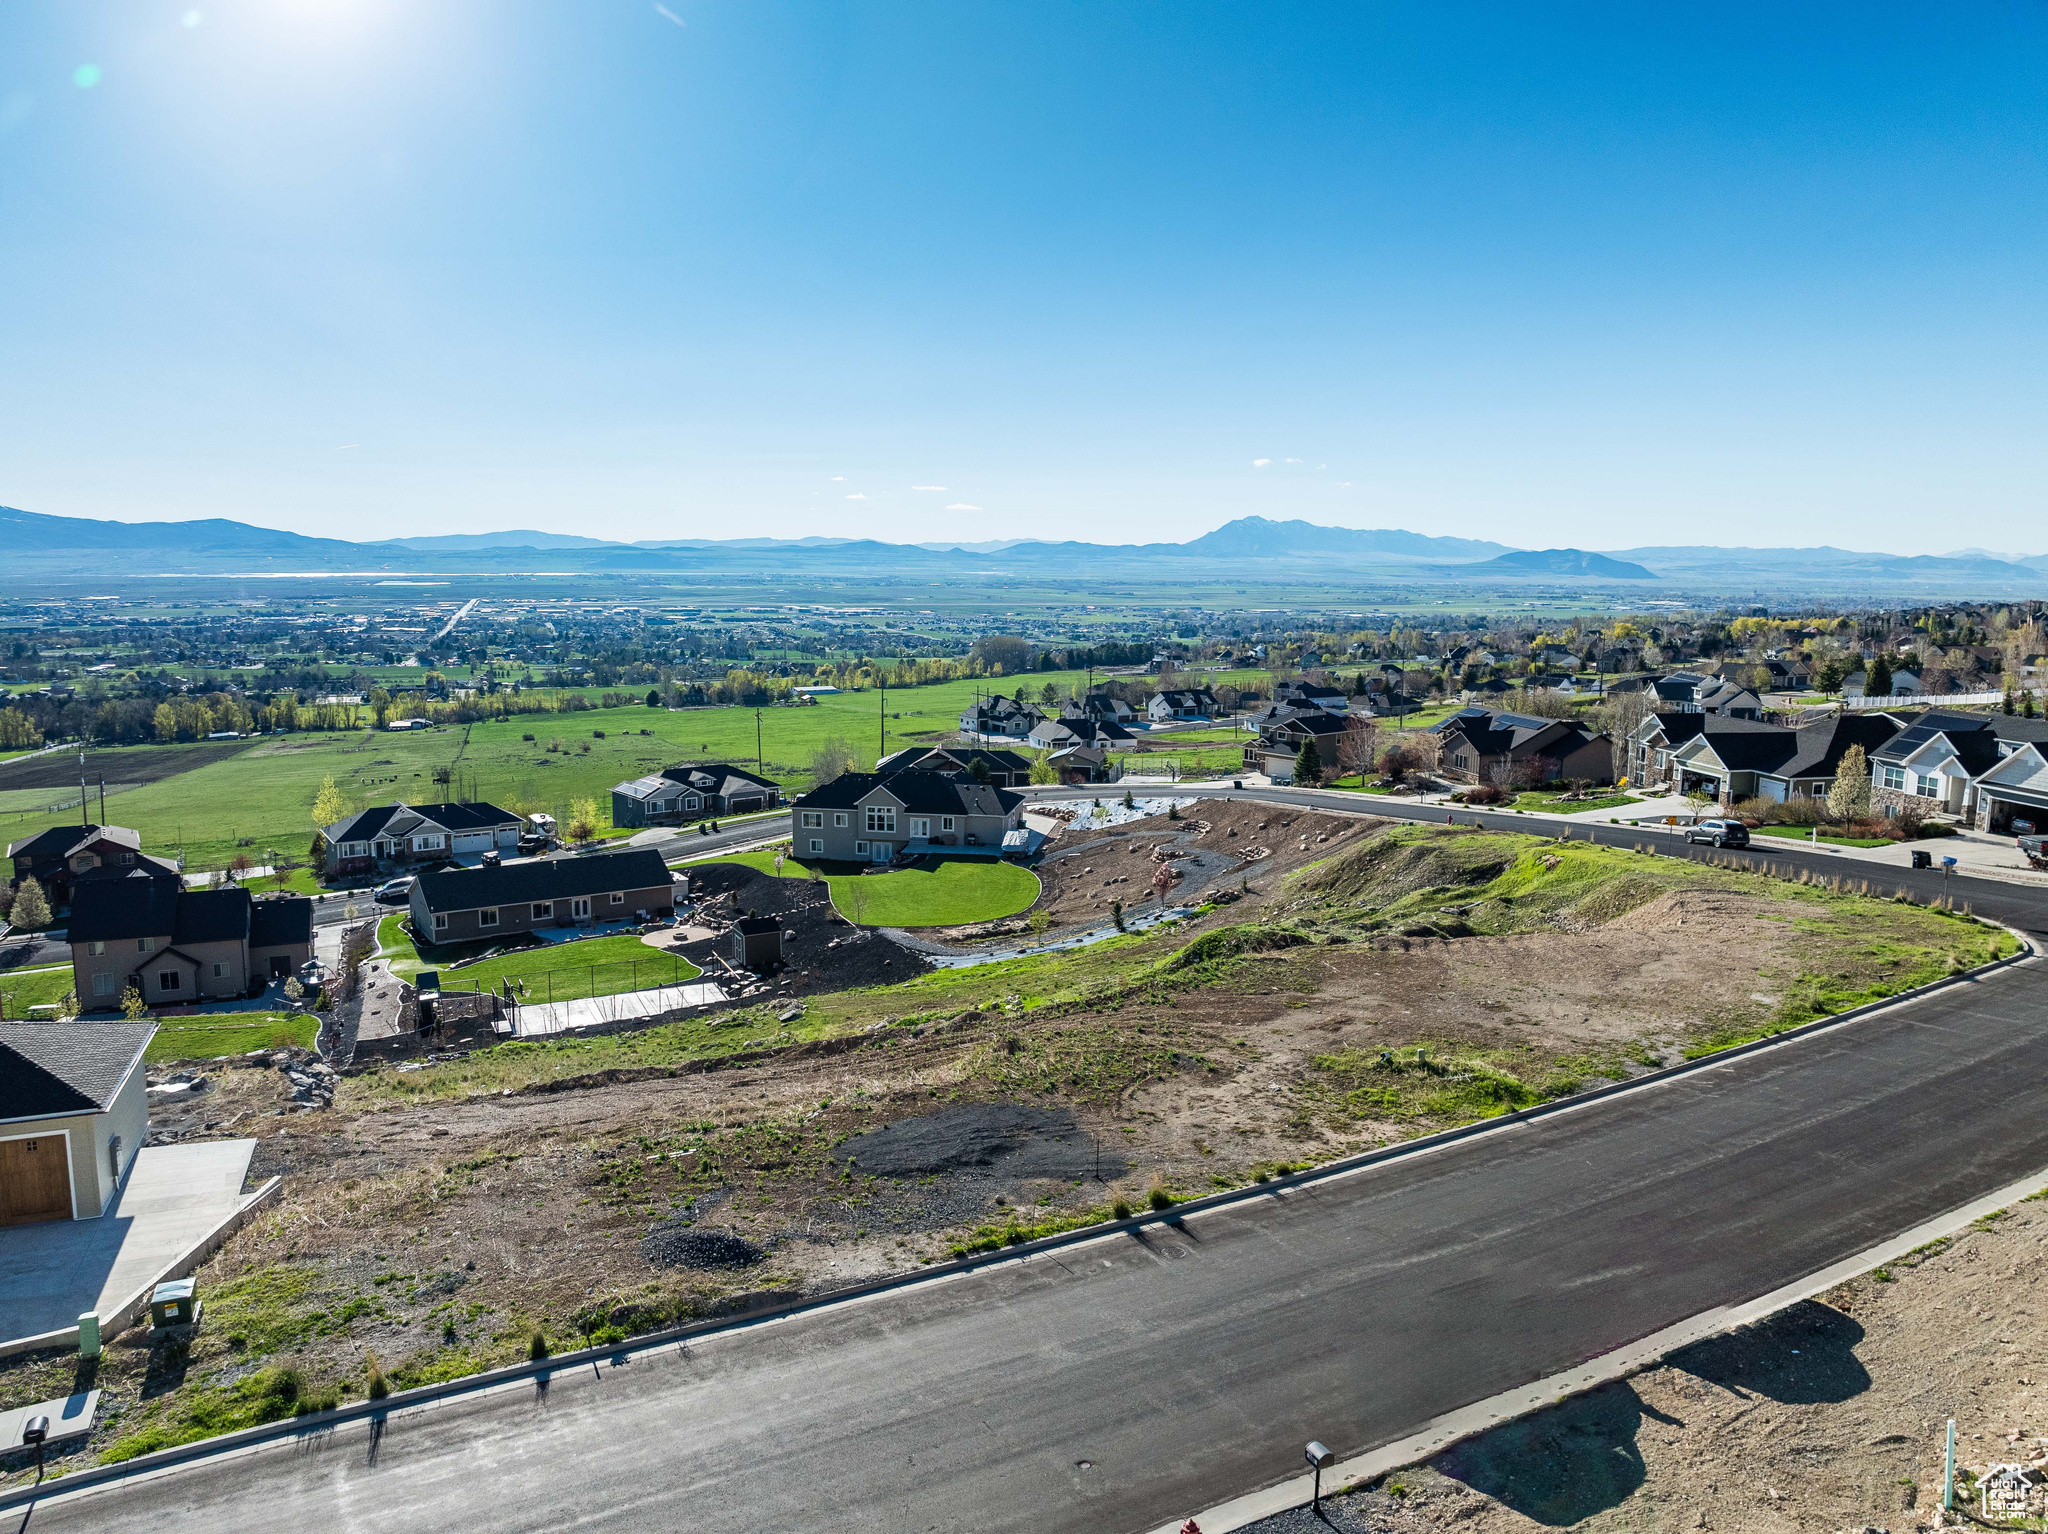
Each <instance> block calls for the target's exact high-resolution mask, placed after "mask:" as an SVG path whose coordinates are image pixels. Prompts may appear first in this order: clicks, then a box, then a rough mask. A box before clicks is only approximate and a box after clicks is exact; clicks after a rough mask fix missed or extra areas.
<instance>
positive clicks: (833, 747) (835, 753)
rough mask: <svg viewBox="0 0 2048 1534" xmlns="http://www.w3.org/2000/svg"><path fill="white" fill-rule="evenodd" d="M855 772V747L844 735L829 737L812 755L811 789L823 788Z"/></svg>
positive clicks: (820, 743) (819, 743)
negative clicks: (834, 780)
mask: <svg viewBox="0 0 2048 1534" xmlns="http://www.w3.org/2000/svg"><path fill="white" fill-rule="evenodd" d="M851 771H853V747H852V746H851V745H850V744H848V742H847V739H846V737H845V736H844V735H828V736H826V737H825V738H824V739H823V740H821V741H819V742H818V747H817V749H816V750H815V751H813V752H812V753H811V787H813V788H823V787H824V786H825V785H826V784H827V783H830V782H831V781H832V780H833V779H834V778H841V777H844V776H845V775H846V774H847V773H849V772H851Z"/></svg>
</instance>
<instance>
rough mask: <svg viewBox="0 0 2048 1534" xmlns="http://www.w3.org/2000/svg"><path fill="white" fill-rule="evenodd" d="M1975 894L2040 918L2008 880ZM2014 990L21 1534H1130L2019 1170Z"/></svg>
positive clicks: (2029, 1074)
mask: <svg viewBox="0 0 2048 1534" xmlns="http://www.w3.org/2000/svg"><path fill="white" fill-rule="evenodd" d="M1267 795H1270V796H1271V797H1273V798H1276V799H1282V798H1284V799H1285V800H1286V801H1287V802H1312V799H1313V796H1311V795H1307V794H1305V793H1302V792H1299V791H1281V790H1275V791H1267V794H1262V797H1266V796H1267ZM1345 797H1347V798H1349V797H1351V796H1345ZM1411 813H1413V814H1415V815H1418V816H1426V817H1427V818H1432V819H1435V818H1441V812H1439V811H1435V810H1431V809H1426V808H1413V807H1411ZM1460 818H1461V819H1466V818H1469V817H1467V816H1465V815H1463V814H1462V813H1461V815H1460ZM1506 819H1508V820H1511V821H1512V822H1514V828H1515V829H1518V830H1537V829H1541V823H1540V822H1539V823H1535V824H1532V818H1531V817H1522V816H1514V817H1506ZM1574 834H1583V828H1574ZM1603 839H1607V838H1605V837H1603ZM1621 839H1622V840H1624V841H1626V840H1627V836H1626V833H1623V834H1622V837H1621ZM1902 877H1903V876H1902ZM1922 877H1925V876H1922ZM1967 894H1968V896H1969V897H1970V898H1971V899H1973V900H1974V901H1975V902H1976V905H1977V909H1978V910H1979V911H1980V912H1983V913H1984V914H1987V915H1993V916H1997V917H2000V918H2001V919H2006V920H2011V921H2015V922H2016V923H2017V924H2019V925H2023V926H2026V927H2029V928H2032V929H2035V930H2039V929H2040V928H2041V927H2043V926H2044V925H2048V916H2044V912H2048V902H2044V901H2043V900H2042V898H2041V897H2040V896H2039V895H2038V894H2037V893H2036V892H2035V891H2033V890H2031V889H2026V888H2022V887H2018V886H2011V885H1992V884H1986V883H1976V882H1974V881H1973V885H1972V887H1970V888H1968V890H1967ZM2038 973H2039V972H2038V968H2037V966H2035V965H2033V964H2028V965H2023V966H2019V967H2016V968H2012V969H2007V970H2003V971H1999V972H1996V973H1994V974H1993V975H1991V976H1990V977H1988V978H1986V979H1983V980H1981V981H1974V982H1970V983H1968V984H1965V985H1961V986H1958V987H1955V988H1952V989H1949V990H1947V991H1944V992H1942V993H1939V994H1938V995H1936V996H1935V997H1933V998H1930V999H1928V1000H1926V1001H1923V1002H1920V1003H1917V1004H1915V1005H1912V1006H1909V1007H1902V1008H1899V1009H1896V1010H1895V1011H1893V1012H1890V1013H1887V1014H1884V1015H1881V1016H1879V1017H1877V1018H1873V1019H1869V1020H1863V1021H1858V1022H1855V1023H1852V1024H1849V1025H1846V1026H1844V1027H1842V1028H1838V1029H1835V1030H1831V1031H1829V1032H1826V1033H1823V1034H1820V1035H1816V1036H1813V1037H1809V1038H1805V1039H1801V1040H1796V1041H1793V1042H1791V1043H1788V1044H1785V1045H1782V1046H1780V1047H1778V1048H1775V1049H1772V1050H1768V1051H1764V1052H1760V1053H1757V1054H1754V1055H1749V1056H1746V1057H1743V1058H1740V1059H1737V1060H1732V1061H1729V1062H1727V1063H1725V1064H1722V1065H1719V1066H1716V1067H1714V1068H1711V1069H1708V1070H1704V1071H1700V1072H1697V1073H1693V1074H1690V1075H1687V1076H1684V1077H1681V1078H1678V1079H1676V1080H1673V1081H1670V1082H1666V1083H1663V1084H1660V1085H1656V1086H1652V1087H1649V1088H1646V1089H1644V1090H1641V1091H1638V1092H1634V1093H1628V1094H1623V1095H1621V1096H1618V1097H1614V1098H1609V1099H1606V1100H1603V1101H1599V1102H1594V1103H1590V1104H1588V1105H1586V1106H1585V1107H1583V1108H1580V1109H1578V1110H1575V1111H1573V1112H1569V1113H1564V1114H1559V1115H1556V1116H1553V1117H1549V1118H1545V1119H1540V1120H1537V1121H1534V1122H1532V1123H1529V1124H1524V1125H1518V1126H1514V1127H1510V1128H1507V1129H1504V1130H1501V1131H1497V1132H1493V1133H1489V1134H1485V1135H1481V1136H1478V1137H1475V1138H1473V1139H1470V1140H1466V1141H1463V1142H1460V1143H1458V1144H1455V1145H1452V1146H1449V1147H1446V1148H1444V1149H1441V1150H1438V1151H1435V1152H1433V1153H1430V1154H1427V1155H1423V1156H1418V1157H1414V1158H1411V1159H1407V1160H1402V1161H1397V1162H1394V1163H1391V1164H1388V1165H1385V1166H1382V1167H1378V1168H1374V1169H1370V1170H1367V1171H1364V1172H1361V1173H1356V1174H1352V1175H1349V1176H1346V1177H1343V1178H1339V1179H1335V1180H1331V1181H1326V1182H1323V1183H1320V1184H1316V1185H1312V1186H1310V1187H1308V1188H1304V1189H1302V1190H1299V1191H1296V1192H1292V1193H1289V1194H1286V1195H1284V1196H1276V1197H1273V1198H1270V1199H1261V1200H1257V1201H1254V1202H1251V1203H1248V1204H1243V1205H1237V1206H1233V1207H1230V1208H1227V1209H1224V1210H1220V1211H1217V1212H1214V1213H1210V1214H1204V1215H1198V1216H1196V1217H1193V1218H1190V1219H1188V1220H1187V1221H1186V1222H1185V1224H1184V1226H1183V1228H1182V1229H1180V1230H1178V1231H1175V1230H1162V1229H1155V1230H1153V1231H1150V1232H1148V1233H1147V1234H1145V1235H1144V1236H1142V1237H1131V1236H1123V1237H1116V1238H1110V1239H1106V1240H1104V1241H1102V1242H1100V1243H1096V1244H1091V1245H1088V1246H1083V1247H1078V1248H1073V1249H1068V1250H1065V1251H1061V1252H1058V1253H1053V1254H1049V1255H1046V1256H1043V1257H1039V1258H1034V1259H1031V1260H1028V1261H1023V1262H1014V1263H1009V1264H1005V1265H1002V1266H999V1267H996V1268H993V1269H988V1270H984V1271H982V1272H980V1273H978V1274H976V1275H973V1276H970V1277H967V1278H963V1279H956V1280H953V1281H950V1282H944V1283H939V1284H932V1285H925V1286H919V1287H915V1288H911V1289H907V1290H903V1291H900V1292H898V1293H895V1294H893V1295H890V1296H885V1297H880V1298H876V1299H872V1300H869V1301H866V1302H863V1303H860V1304H856V1305H852V1306H847V1307H842V1308H839V1309H834V1310H828V1311H823V1312H819V1313H815V1314H812V1315H808V1316H805V1317H800V1318H796V1319H792V1320H788V1321H783V1322H778V1323H774V1324H771V1325H767V1326H763V1327H758V1328H754V1329H751V1330H747V1331H743V1332H739V1333H735V1334H730V1335H727V1336H724V1337H721V1338H719V1339H717V1340H714V1341H708V1342H703V1343H700V1344H697V1345H695V1346H693V1347H691V1348H689V1349H687V1350H679V1349H674V1348H669V1349H664V1350H662V1351H660V1352H657V1353H654V1354H650V1355H645V1356H642V1357H640V1358H638V1359H636V1360H634V1361H631V1362H627V1363H623V1364H621V1365H619V1366H616V1367H609V1368H603V1369H598V1370H591V1369H588V1368H585V1369H579V1370H571V1371H567V1372H565V1373H563V1374H562V1375H561V1376H560V1377H558V1378H557V1379H555V1380H554V1381H553V1382H552V1384H551V1386H550V1387H549V1388H548V1389H547V1391H546V1392H545V1393H539V1392H536V1391H535V1390H534V1388H533V1387H532V1386H522V1387H517V1388H513V1389H508V1390H505V1391H500V1392H494V1393H492V1394H490V1395H487V1396H481V1397H477V1398H473V1399H466V1400H462V1401H458V1402H453V1403H449V1404H447V1405H444V1406H440V1407H436V1408H432V1409H428V1410H424V1411H420V1412H415V1413H409V1414H405V1415H403V1416H401V1417H399V1418H397V1419H395V1420H393V1421H391V1422H389V1423H388V1424H387V1425H386V1427H385V1429H384V1431H383V1432H382V1433H381V1435H380V1436H379V1437H378V1438H377V1440H376V1441H375V1443H374V1444H373V1443H372V1441H371V1438H370V1435H369V1431H368V1429H367V1428H363V1427H345V1428H341V1429H338V1430H334V1431H331V1432H327V1433H323V1434H319V1435H316V1436H314V1437H311V1438H309V1439H307V1440H306V1441H305V1442H303V1443H300V1444H294V1445H289V1446H283V1447H278V1448H274V1449H267V1450H263V1451H259V1452H255V1453H252V1454H248V1455H244V1456H240V1457H236V1458H233V1459H229V1460H220V1461H210V1462H205V1463H202V1464H199V1465H196V1466H193V1467H191V1468H188V1469H184V1470H180V1471H177V1472H175V1473H172V1474H169V1475H167V1476H163V1477H160V1478H157V1479H153V1480H150V1481H147V1482H140V1483H134V1484H128V1485H123V1486H118V1487H114V1488H110V1489H108V1490H107V1491H104V1492H100V1493H94V1494H90V1495H86V1496H82V1497H77V1498H65V1499H59V1500H57V1501H53V1502H47V1503H45V1504H44V1505H42V1506H41V1507H39V1508H38V1509H37V1511H36V1513H35V1522H34V1527H35V1528H36V1529H37V1530H38V1531H40V1534H50V1531H69V1530H78V1531H84V1530H94V1531H104V1534H117V1531H129V1530H133V1531H137V1534H140V1531H143V1530H152V1531H153V1530H157V1529H162V1528H215V1527H220V1528H225V1527H233V1528H236V1529H238V1530H244V1531H252V1534H254V1531H269V1530H275V1531H294V1534H295V1531H297V1530H299V1529H301V1528H303V1527H307V1526H312V1525H314V1524H316V1523H317V1524H319V1525H321V1526H325V1527H333V1528H338V1529H344V1530H353V1529H362V1530H370V1529H376V1530H379V1531H408V1530H421V1531H425V1530H441V1529H450V1528H452V1529H479V1530H482V1529H492V1530H501V1529H503V1530H529V1529H530V1530H543V1529H546V1530H555V1529H561V1528H565V1527H571V1526H573V1527H577V1528H584V1529H600V1530H613V1529H616V1530H626V1529H634V1530H641V1529H677V1530H681V1529H690V1530H735V1531H737V1530H749V1531H755V1530H761V1529H795V1528H802V1527H811V1526H826V1525H829V1526H830V1527H833V1528H835V1529H848V1530H878V1531H879V1530H906V1529H914V1530H938V1529H944V1530H955V1529H957V1530H963V1531H964V1530H975V1531H987V1530H1006V1529H1017V1530H1025V1529H1029V1530H1033V1531H1049V1530H1073V1531H1076V1534H1079V1531H1084V1530H1085V1531H1090V1534H1095V1531H1104V1530H1111V1531H1114V1530H1144V1529H1150V1528H1154V1527H1156V1526H1158V1525H1159V1524H1161V1523H1164V1522H1167V1521H1169V1520H1171V1519H1175V1518H1178V1517H1183V1516H1185V1515H1186V1514H1187V1513H1189V1512H1191V1511H1195V1510H1198V1509H1200V1508H1202V1507H1204V1506H1207V1505H1209V1504H1211V1503H1214V1502H1218V1501H1221V1500H1224V1499H1226V1498H1228V1497H1230V1496H1233V1495H1236V1494H1239V1493H1242V1492H1244V1491H1247V1490H1250V1489H1252V1488H1254V1487H1257V1486H1259V1485H1263V1484H1267V1483H1270V1482H1273V1481H1276V1480H1279V1479H1282V1478H1285V1477H1287V1476H1290V1475H1292V1474H1293V1473H1294V1471H1295V1469H1296V1468H1297V1466H1296V1460H1297V1458H1298V1455H1299V1452H1300V1451H1299V1445H1300V1443H1301V1442H1302V1441H1303V1440H1304V1439H1305V1438H1307V1437H1310V1436H1314V1437H1320V1438H1321V1439H1323V1440H1324V1441H1325V1442H1327V1443H1328V1444H1330V1445H1331V1446H1332V1447H1333V1448H1334V1449H1336V1450H1337V1451H1338V1452H1339V1453H1340V1455H1348V1454H1351V1453H1355V1452H1358V1451H1360V1450H1362V1449H1365V1448H1368V1447H1370V1446H1372V1445H1374V1444H1378V1443H1384V1442H1388V1441H1390V1440H1392V1439H1395V1438H1397V1437H1399V1436H1401V1435H1402V1434H1403V1433H1404V1432H1405V1431H1407V1430H1409V1429H1412V1428H1413V1427H1415V1426H1416V1425H1418V1424H1420V1423H1421V1422H1423V1421H1426V1420H1427V1419H1429V1418H1431V1417H1433V1416H1435V1415H1437V1414H1439V1413H1441V1412H1444V1411H1447V1410H1450V1409H1453V1408H1455V1407H1457V1406H1460V1405H1463V1404H1465V1403H1469V1402H1471V1401H1474V1400H1477V1399H1482V1398H1484V1397H1486V1396H1489V1395H1491V1394H1493V1393H1495V1392H1497V1391H1499V1390H1502V1389H1504V1388H1508V1387H1510V1386H1513V1385H1516V1384H1520V1383H1524V1382H1526V1381H1529V1380H1532V1379H1536V1378H1540V1377H1543V1376H1545V1375H1547V1374H1549V1373H1552V1372H1554V1371H1556V1370H1559V1369H1561V1368H1565V1367H1568V1366H1570V1365H1572V1364H1574V1363H1577V1362H1580V1361H1583V1360H1585V1359H1588V1358H1591V1357H1594V1356H1597V1355H1599V1354H1601V1353H1603V1352H1605V1351H1607V1350H1609V1349H1611V1348H1613V1347H1615V1346H1617V1345H1618V1344H1621V1343H1624V1342H1627V1341H1630V1340H1632V1339H1634V1338H1638V1337H1641V1336H1644V1335H1647V1334H1649V1333H1651V1332H1654V1331H1656V1330H1658V1329H1659V1328H1661V1327H1664V1326H1666V1325H1669V1324H1671V1323H1673V1322H1675V1321H1678V1320H1680V1319H1683V1318H1685V1317H1688V1316H1691V1315H1694V1314H1697V1313H1699V1312H1701V1311H1703V1310H1706V1309H1709V1308H1711V1307H1714V1306H1719V1305H1723V1304H1732V1303H1737V1302H1739V1301H1742V1300H1745V1299H1747V1298H1750V1297H1752V1296H1754V1295H1757V1294H1760V1293H1764V1292H1766V1291H1768V1290H1771V1289H1773V1288H1775V1287H1777V1286H1779V1285H1781V1284H1784V1283H1787V1282H1790V1281H1792V1280H1794V1279H1796V1278H1797V1277H1799V1276H1801V1275H1803V1274H1805V1273H1808V1272H1811V1271H1813V1270H1814V1269H1816V1268H1819V1267H1822V1266H1824V1265H1826V1264H1828V1263H1830V1262H1832V1261H1835V1260H1838V1259H1840V1258H1842V1257H1844V1256H1846V1255H1849V1254H1852V1253H1854V1252H1857V1251H1860V1250H1862V1249H1864V1248H1865V1247H1867V1246H1869V1245H1870V1244H1872V1243H1873V1242H1875V1241H1878V1240H1880V1239H1883V1238H1885V1237H1887V1236H1890V1235H1892V1234H1895V1233H1897V1232H1899V1231H1902V1230H1904V1229H1906V1228H1908V1227H1910V1226H1912V1225H1914V1224H1916V1223H1918V1222H1919V1221H1921V1220H1924V1219H1927V1218H1930V1217H1932V1216H1935V1215H1937V1214H1939V1213H1941V1212H1943V1211H1945V1210H1949V1209H1953V1208H1955V1207H1957V1206H1959V1205H1961V1204H1963V1203H1965V1202H1967V1201H1968V1200H1969V1199H1971V1198H1973V1197H1975V1196H1977V1195H1980V1194H1982V1193H1984V1192H1986V1191H1988V1190H1990V1189H1993V1188H1996V1187H1999V1186H2002V1185H2004V1184H2005V1183H2008V1182H2010V1181H2012V1180H2014V1179H2016V1178H2018V1177H2020V1176H2022V1175H2026V1174H2029V1173H2031V1172H2034V1171H2036V1170H2038V1169H2041V1168H2044V1167H2048V1121H2044V1120H2042V1118H2041V1117H2040V1115H2039V1114H2038V1113H2037V1112H2036V1111H2035V1110H2034V1108H2033V1104H2034V1102H2035V1101H2036V1100H2037V1094H2038V1093H2040V1092H2041V1091H2042V1090H2044V1089H2048V1048H2044V1047H2043V1045H2044V1044H2048V1008H2044V1007H2043V1006H2042V1004H2041V1002H2040V999H2039V986H2038ZM1986 1083H1995V1084H1996V1085H1995V1089H1987V1087H1986Z"/></svg>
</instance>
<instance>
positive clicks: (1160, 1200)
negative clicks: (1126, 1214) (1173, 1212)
mask: <svg viewBox="0 0 2048 1534" xmlns="http://www.w3.org/2000/svg"><path fill="white" fill-rule="evenodd" d="M1145 1200H1146V1202H1147V1203H1149V1204H1150V1205H1151V1206H1152V1207H1153V1208H1154V1209H1171V1208H1172V1207H1173V1195H1172V1194H1171V1193H1169V1192H1167V1190H1166V1184H1165V1183H1163V1182H1161V1181H1160V1180H1159V1179H1158V1178H1157V1177H1155V1178H1153V1179H1152V1189H1151V1191H1150V1192H1149V1193H1147V1194H1146V1195H1145Z"/></svg>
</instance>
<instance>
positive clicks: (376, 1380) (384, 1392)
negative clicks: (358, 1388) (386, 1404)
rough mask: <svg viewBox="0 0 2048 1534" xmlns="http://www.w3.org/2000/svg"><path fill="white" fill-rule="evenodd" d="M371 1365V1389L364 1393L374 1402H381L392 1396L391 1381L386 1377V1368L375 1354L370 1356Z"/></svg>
mask: <svg viewBox="0 0 2048 1534" xmlns="http://www.w3.org/2000/svg"><path fill="white" fill-rule="evenodd" d="M369 1365H370V1382H369V1387H368V1388H367V1389H366V1390H365V1391H364V1392H363V1394H364V1395H366V1396H368V1397H369V1398H370V1399H371V1400H372V1401H381V1400H383V1399H384V1398H385V1397H386V1396H388V1395H390V1394H391V1381H389V1380H388V1379H386V1378H385V1377H384V1367H383V1365H381V1364H379V1363H378V1362H377V1355H376V1354H375V1353H372V1354H371V1355H370V1357H369Z"/></svg>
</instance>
